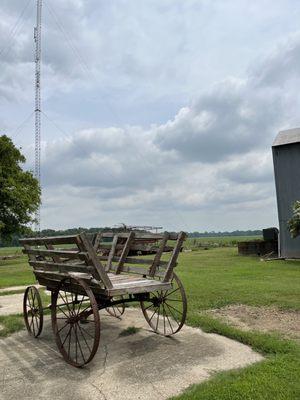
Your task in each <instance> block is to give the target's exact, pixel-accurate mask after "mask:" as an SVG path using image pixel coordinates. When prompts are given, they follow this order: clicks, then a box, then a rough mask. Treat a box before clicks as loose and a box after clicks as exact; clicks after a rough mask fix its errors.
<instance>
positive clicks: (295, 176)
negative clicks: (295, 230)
mask: <svg viewBox="0 0 300 400" xmlns="http://www.w3.org/2000/svg"><path fill="white" fill-rule="evenodd" d="M272 150H273V163H274V173H275V184H276V194H277V207H278V219H279V231H280V234H279V235H280V238H279V255H280V256H281V257H283V258H300V237H298V238H296V239H292V238H291V235H290V232H289V230H288V227H287V222H288V220H289V219H290V218H291V217H292V206H293V204H294V202H295V201H296V200H300V128H297V129H289V130H286V131H281V132H279V133H278V135H277V137H276V139H275V141H274V143H273V146H272Z"/></svg>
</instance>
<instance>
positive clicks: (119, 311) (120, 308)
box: [105, 296, 125, 318]
mask: <svg viewBox="0 0 300 400" xmlns="http://www.w3.org/2000/svg"><path fill="white" fill-rule="evenodd" d="M118 298H120V299H123V296H119V297H113V299H112V300H113V301H114V300H117V299H118ZM105 310H106V311H107V312H108V314H110V315H111V316H112V317H116V318H120V317H121V315H123V314H124V312H125V303H124V302H123V303H120V304H115V305H113V306H111V307H106V309H105Z"/></svg>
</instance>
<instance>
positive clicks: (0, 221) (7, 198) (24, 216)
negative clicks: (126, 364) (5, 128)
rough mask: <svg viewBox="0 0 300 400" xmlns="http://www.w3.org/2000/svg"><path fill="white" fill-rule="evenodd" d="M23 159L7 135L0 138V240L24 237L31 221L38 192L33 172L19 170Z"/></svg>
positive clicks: (37, 202) (37, 205) (37, 201)
mask: <svg viewBox="0 0 300 400" xmlns="http://www.w3.org/2000/svg"><path fill="white" fill-rule="evenodd" d="M25 161H26V159H25V157H24V155H23V154H22V153H21V152H20V150H19V149H18V148H17V147H15V145H14V144H13V142H12V140H11V139H10V138H9V137H7V136H6V135H2V136H0V238H1V239H2V240H5V239H7V238H9V237H11V235H12V234H19V233H24V232H25V231H26V229H27V227H26V225H27V224H29V223H30V222H33V221H34V212H35V211H36V210H37V209H38V207H39V204H40V198H41V190H40V187H39V183H38V180H37V179H36V178H34V176H33V174H32V172H30V171H24V170H23V169H22V167H21V165H22V164H24V163H25Z"/></svg>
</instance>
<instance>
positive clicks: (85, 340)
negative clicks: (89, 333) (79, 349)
mask: <svg viewBox="0 0 300 400" xmlns="http://www.w3.org/2000/svg"><path fill="white" fill-rule="evenodd" d="M78 328H79V330H80V333H81V336H82V337H83V340H84V341H85V344H86V345H87V348H88V349H89V351H90V352H92V350H91V348H90V346H89V345H88V342H87V340H86V338H85V336H84V334H83V332H82V329H81V326H80V324H78Z"/></svg>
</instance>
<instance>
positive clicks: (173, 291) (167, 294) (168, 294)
mask: <svg viewBox="0 0 300 400" xmlns="http://www.w3.org/2000/svg"><path fill="white" fill-rule="evenodd" d="M177 290H180V287H178V288H176V289H175V290H172V292H170V293H168V290H167V292H166V294H165V295H164V299H165V298H166V297H168V296H170V295H171V294H173V293H175V292H177Z"/></svg>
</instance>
